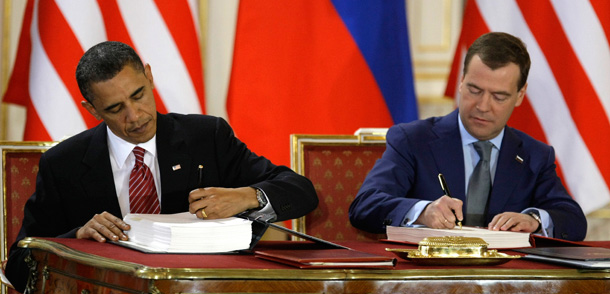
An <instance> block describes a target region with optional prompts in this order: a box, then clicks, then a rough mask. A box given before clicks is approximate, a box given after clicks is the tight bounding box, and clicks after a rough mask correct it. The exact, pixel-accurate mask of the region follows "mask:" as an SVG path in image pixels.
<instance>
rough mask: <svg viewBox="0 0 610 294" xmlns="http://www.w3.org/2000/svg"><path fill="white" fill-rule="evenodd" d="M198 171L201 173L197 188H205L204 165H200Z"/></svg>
mask: <svg viewBox="0 0 610 294" xmlns="http://www.w3.org/2000/svg"><path fill="white" fill-rule="evenodd" d="M197 168H198V171H199V178H198V181H197V188H204V186H203V165H202V164H200V165H199V166H198V167H197Z"/></svg>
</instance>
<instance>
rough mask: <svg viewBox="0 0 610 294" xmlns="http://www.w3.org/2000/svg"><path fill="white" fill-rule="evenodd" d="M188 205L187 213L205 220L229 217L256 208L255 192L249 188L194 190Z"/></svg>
mask: <svg viewBox="0 0 610 294" xmlns="http://www.w3.org/2000/svg"><path fill="white" fill-rule="evenodd" d="M189 203H190V204H189V212H190V213H193V214H195V215H197V217H198V218H205V219H218V218H225V217H231V216H234V215H236V214H238V213H240V212H242V211H246V210H248V209H252V208H257V207H258V200H257V199H256V190H255V189H254V188H250V187H242V188H234V189H232V188H202V189H196V190H193V191H191V193H190V194H189ZM202 210H203V212H205V213H203V212H202Z"/></svg>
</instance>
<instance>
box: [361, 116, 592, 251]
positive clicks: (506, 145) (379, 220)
mask: <svg viewBox="0 0 610 294" xmlns="http://www.w3.org/2000/svg"><path fill="white" fill-rule="evenodd" d="M517 156H519V157H521V158H522V159H523V161H522V162H519V161H518V160H517V159H516V157H517ZM439 173H442V174H443V175H444V176H445V179H446V180H447V185H448V186H449V187H450V190H451V194H452V197H455V198H458V199H461V200H462V201H463V202H464V206H463V207H464V208H465V207H466V196H465V187H464V182H465V175H464V155H463V151H462V141H461V136H460V131H459V126H458V111H457V110H456V111H454V112H452V113H450V114H449V115H447V116H444V117H433V118H429V119H426V120H419V121H415V122H411V123H406V124H398V125H395V126H393V127H392V128H390V130H389V131H388V133H387V145H386V151H385V152H384V154H383V156H382V158H381V159H379V160H378V161H377V162H376V164H375V166H374V167H373V169H372V170H371V171H370V173H369V174H368V175H367V177H366V179H365V180H364V183H363V184H362V187H361V188H360V191H359V192H358V195H357V196H356V199H355V200H354V202H353V203H352V204H351V206H350V209H349V217H350V221H351V223H352V225H353V226H355V227H357V228H359V229H362V230H365V231H369V232H374V233H383V232H385V226H386V225H392V226H400V225H401V222H402V221H403V218H404V217H405V214H406V213H407V211H409V210H410V209H411V207H413V205H414V204H415V203H417V202H418V201H419V200H422V199H423V200H431V201H433V200H436V199H438V198H439V197H441V196H442V195H444V193H443V190H442V189H441V187H440V184H439V181H438V178H437V176H438V174H439ZM528 207H536V208H540V209H544V210H546V211H547V212H548V213H549V215H550V216H551V219H552V220H553V223H554V225H555V227H554V236H555V237H557V238H562V239H568V240H582V239H584V237H585V235H586V231H587V222H586V219H585V216H584V214H583V212H582V209H581V208H580V206H579V205H578V204H577V203H576V202H575V201H574V200H573V199H572V197H571V196H570V195H568V193H567V191H566V189H565V188H564V187H563V185H562V183H561V180H560V179H559V177H558V176H557V174H556V172H555V152H554V149H553V148H552V147H550V146H548V145H546V144H544V143H542V142H540V141H537V140H535V139H533V138H532V137H530V136H528V135H527V134H525V133H523V132H521V131H518V130H516V129H513V128H510V127H506V128H505V132H504V138H503V140H502V147H501V149H500V153H499V155H498V162H497V167H496V174H495V177H494V183H493V187H492V192H491V196H490V199H489V209H488V212H487V222H490V221H491V219H492V218H493V217H494V216H495V215H496V214H499V213H502V212H507V211H512V212H521V211H522V210H523V209H525V208H528Z"/></svg>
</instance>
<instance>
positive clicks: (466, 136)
mask: <svg viewBox="0 0 610 294" xmlns="http://www.w3.org/2000/svg"><path fill="white" fill-rule="evenodd" d="M458 125H459V126H460V136H461V138H462V146H468V145H469V144H472V143H474V142H477V141H479V139H477V138H475V137H473V136H472V135H471V134H470V133H469V132H468V131H467V130H466V128H465V127H464V123H462V118H461V117H460V116H459V114H458ZM502 138H504V129H502V131H501V132H500V134H498V135H497V136H496V137H495V138H493V139H491V140H488V141H489V142H491V143H492V144H494V146H495V147H496V148H497V149H498V150H500V147H501V146H502Z"/></svg>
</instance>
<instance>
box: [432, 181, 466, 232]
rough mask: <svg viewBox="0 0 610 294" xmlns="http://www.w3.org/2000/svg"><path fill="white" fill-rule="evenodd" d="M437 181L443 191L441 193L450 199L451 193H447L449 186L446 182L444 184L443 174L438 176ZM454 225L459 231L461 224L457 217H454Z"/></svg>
mask: <svg viewBox="0 0 610 294" xmlns="http://www.w3.org/2000/svg"><path fill="white" fill-rule="evenodd" d="M438 181H439V182H441V188H442V189H443V192H445V195H447V196H449V197H451V193H450V192H449V186H447V182H445V177H444V176H443V174H441V173H439V174H438ZM453 215H455V211H454V212H453ZM455 223H456V224H457V225H458V226H459V227H460V230H461V229H462V222H461V221H459V220H458V219H457V216H456V217H455Z"/></svg>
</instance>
